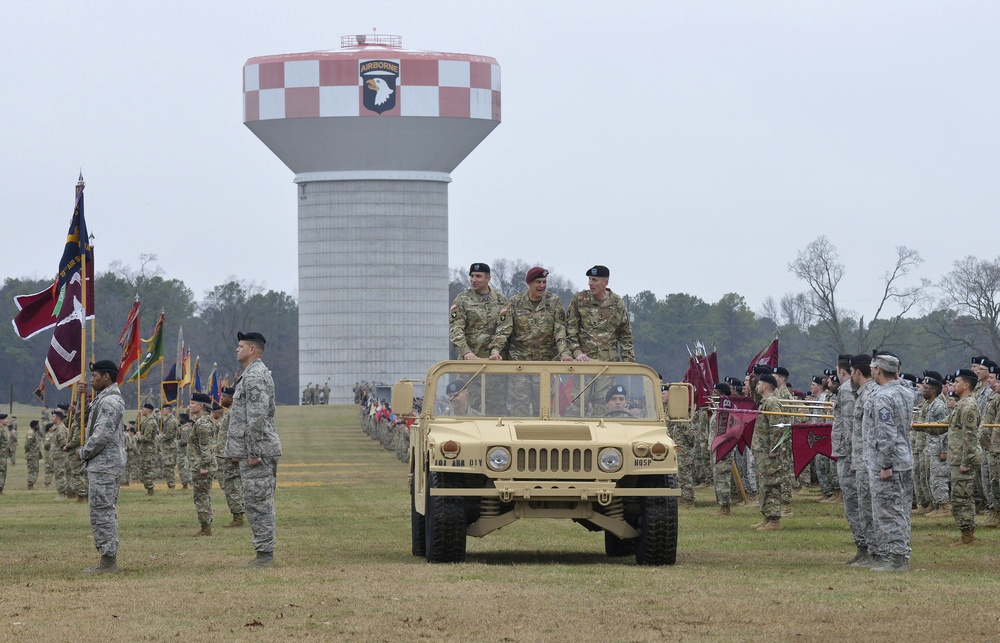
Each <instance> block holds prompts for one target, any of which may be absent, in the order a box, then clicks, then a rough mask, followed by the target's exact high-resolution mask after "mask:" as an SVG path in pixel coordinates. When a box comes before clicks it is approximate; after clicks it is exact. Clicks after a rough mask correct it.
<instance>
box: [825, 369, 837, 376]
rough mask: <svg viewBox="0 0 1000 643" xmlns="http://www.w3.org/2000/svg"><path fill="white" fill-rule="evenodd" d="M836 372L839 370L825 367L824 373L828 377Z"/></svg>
mask: <svg viewBox="0 0 1000 643" xmlns="http://www.w3.org/2000/svg"><path fill="white" fill-rule="evenodd" d="M836 374H837V371H835V370H833V369H832V368H824V369H823V375H826V376H827V377H830V376H831V375H836Z"/></svg>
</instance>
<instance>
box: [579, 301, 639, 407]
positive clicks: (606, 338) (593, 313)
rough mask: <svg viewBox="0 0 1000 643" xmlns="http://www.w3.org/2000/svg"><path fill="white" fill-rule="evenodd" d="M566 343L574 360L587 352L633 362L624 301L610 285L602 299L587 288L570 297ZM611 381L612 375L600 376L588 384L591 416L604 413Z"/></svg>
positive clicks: (602, 358)
mask: <svg viewBox="0 0 1000 643" xmlns="http://www.w3.org/2000/svg"><path fill="white" fill-rule="evenodd" d="M566 342H567V344H568V345H569V350H570V353H571V355H572V356H573V358H574V359H575V358H577V357H580V356H581V355H586V356H587V357H589V358H590V359H595V360H598V361H602V362H635V348H634V346H633V344H632V324H631V323H630V322H629V319H628V311H627V310H625V302H624V301H622V298H621V297H619V296H618V295H616V294H615V293H613V292H611V289H610V288H608V296H607V297H605V298H604V299H597V298H596V297H594V296H593V295H592V294H590V291H589V290H584V291H581V292H578V293H576V295H574V296H573V300H572V301H571V302H570V303H569V312H567V313H566ZM614 384H615V382H614V379H613V378H611V377H602V378H600V379H598V381H597V382H595V383H594V385H593V386H592V387H591V391H593V393H592V394H591V397H590V399H591V400H593V405H594V406H593V411H592V414H593V415H595V416H597V415H603V414H604V412H605V410H606V406H605V404H604V397H605V395H607V392H608V390H610V389H611V387H612V386H614Z"/></svg>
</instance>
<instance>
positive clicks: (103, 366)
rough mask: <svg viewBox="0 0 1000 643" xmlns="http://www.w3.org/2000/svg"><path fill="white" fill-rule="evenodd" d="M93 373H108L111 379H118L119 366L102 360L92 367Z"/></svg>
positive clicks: (107, 360) (108, 360)
mask: <svg viewBox="0 0 1000 643" xmlns="http://www.w3.org/2000/svg"><path fill="white" fill-rule="evenodd" d="M90 371H91V372H92V373H107V374H108V375H110V376H111V377H118V364H115V363H114V362H112V361H111V360H110V359H102V360H99V361H97V362H94V363H93V364H91V365H90Z"/></svg>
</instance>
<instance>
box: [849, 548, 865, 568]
mask: <svg viewBox="0 0 1000 643" xmlns="http://www.w3.org/2000/svg"><path fill="white" fill-rule="evenodd" d="M866 558H868V548H867V547H864V546H862V545H858V553H856V554H854V558H852V559H851V560H848V561H845V562H844V564H845V565H853V564H854V563H856V562H858V561H859V560H864V559H866Z"/></svg>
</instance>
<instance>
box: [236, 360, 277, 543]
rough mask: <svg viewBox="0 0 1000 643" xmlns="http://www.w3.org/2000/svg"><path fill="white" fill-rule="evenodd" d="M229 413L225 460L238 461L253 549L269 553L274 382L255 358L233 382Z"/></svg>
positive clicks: (273, 519) (274, 447)
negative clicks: (254, 460)
mask: <svg viewBox="0 0 1000 643" xmlns="http://www.w3.org/2000/svg"><path fill="white" fill-rule="evenodd" d="M230 411H231V415H230V419H229V432H228V434H227V440H226V457H228V458H238V459H239V461H240V476H241V477H242V478H243V505H244V509H245V510H246V515H247V520H248V521H249V523H250V529H251V531H252V532H253V546H254V550H255V551H258V552H265V553H267V552H273V551H274V546H275V542H276V531H277V515H276V512H275V509H274V489H275V486H276V483H277V475H278V459H279V458H280V457H281V440H280V439H279V438H278V434H277V432H276V431H275V429H274V380H272V379H271V373H270V371H268V370H267V367H266V366H264V363H263V362H262V361H260V360H259V359H257V360H254V361H253V362H251V363H250V364H249V365H248V366H247V367H246V368H245V369H244V370H243V373H242V374H241V375H240V377H239V379H237V380H236V392H235V393H234V394H233V405H232V406H231V407H230ZM250 456H255V457H258V458H260V463H258V464H257V465H253V466H251V465H250V463H249V462H248V458H249V457H250Z"/></svg>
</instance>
